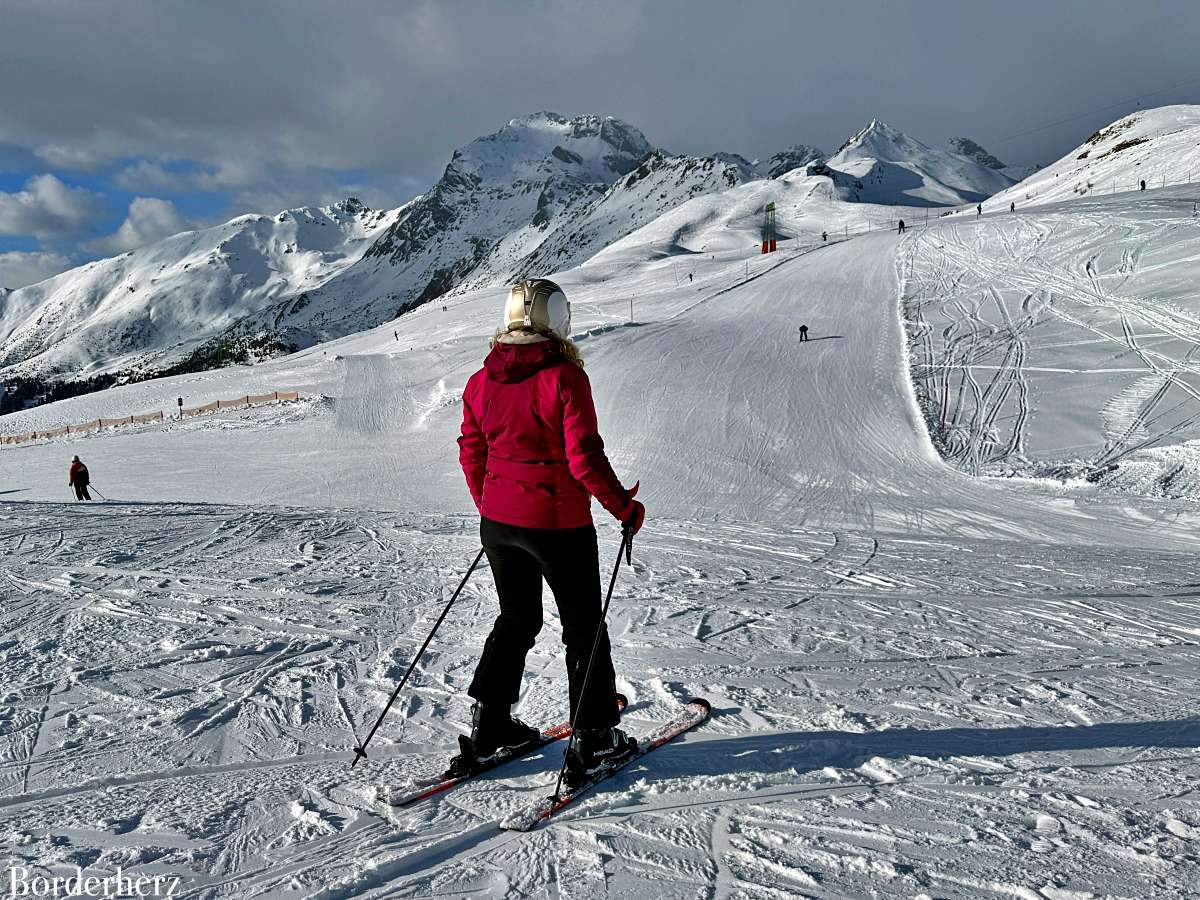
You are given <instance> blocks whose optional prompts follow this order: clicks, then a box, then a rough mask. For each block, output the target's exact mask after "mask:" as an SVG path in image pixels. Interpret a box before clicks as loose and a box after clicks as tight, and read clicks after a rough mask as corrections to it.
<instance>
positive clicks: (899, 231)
mask: <svg viewBox="0 0 1200 900" xmlns="http://www.w3.org/2000/svg"><path fill="white" fill-rule="evenodd" d="M897 233H898V234H904V220H903V219H901V220H900V227H899V229H897Z"/></svg>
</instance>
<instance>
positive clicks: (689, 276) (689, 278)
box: [688, 272, 692, 284]
mask: <svg viewBox="0 0 1200 900" xmlns="http://www.w3.org/2000/svg"><path fill="white" fill-rule="evenodd" d="M691 283H692V273H691V272H688V284H691Z"/></svg>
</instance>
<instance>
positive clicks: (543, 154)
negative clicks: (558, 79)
mask: <svg viewBox="0 0 1200 900" xmlns="http://www.w3.org/2000/svg"><path fill="white" fill-rule="evenodd" d="M652 149H653V148H652V147H651V146H650V143H649V142H648V141H647V140H646V137H645V135H643V134H642V133H641V132H640V131H638V129H636V128H634V127H633V126H632V125H629V124H627V123H625V122H622V121H621V120H620V119H614V118H612V117H610V116H603V117H602V116H575V117H573V118H567V117H566V116H562V115H559V114H558V113H552V112H540V113H534V114H533V115H530V116H523V117H521V118H518V119H512V120H510V121H509V122H508V124H507V125H505V126H504V127H503V128H501V129H500V130H499V131H497V132H495V133H493V134H489V135H487V136H485V137H481V138H477V139H476V140H474V141H472V142H471V143H469V144H467V145H466V146H465V147H460V148H459V149H458V150H456V151H454V154H453V156H452V157H451V160H450V165H449V166H447V167H446V174H445V175H444V176H443V178H450V179H452V180H454V179H458V180H460V181H461V182H462V183H463V185H464V186H465V187H468V189H470V188H474V187H478V186H480V185H481V184H484V183H487V182H510V181H512V180H514V179H523V178H530V179H537V178H544V177H546V176H548V175H550V174H552V173H554V172H560V173H562V174H564V175H566V176H567V177H570V178H575V179H580V180H584V181H602V182H604V183H605V184H611V183H612V182H613V181H614V180H615V179H616V178H618V177H620V176H621V175H624V174H625V173H626V172H629V171H631V170H632V169H634V168H636V166H637V164H638V163H639V162H641V161H642V159H644V158H645V157H646V155H647V154H648V153H650V151H651V150H652Z"/></svg>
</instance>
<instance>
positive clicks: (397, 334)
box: [392, 331, 400, 340]
mask: <svg viewBox="0 0 1200 900" xmlns="http://www.w3.org/2000/svg"><path fill="white" fill-rule="evenodd" d="M392 337H394V338H395V339H396V340H400V332H398V331H393V332H392Z"/></svg>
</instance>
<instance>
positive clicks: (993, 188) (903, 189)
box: [825, 119, 1013, 206]
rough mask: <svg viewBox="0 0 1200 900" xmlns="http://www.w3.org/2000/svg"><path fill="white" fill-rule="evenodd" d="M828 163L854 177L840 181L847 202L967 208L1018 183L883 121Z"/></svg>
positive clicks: (874, 121) (874, 123)
mask: <svg viewBox="0 0 1200 900" xmlns="http://www.w3.org/2000/svg"><path fill="white" fill-rule="evenodd" d="M972 143H973V142H972ZM974 146H975V147H976V148H977V149H978V150H980V151H982V150H983V148H981V147H978V145H974ZM984 152H985V153H986V151H984ZM997 162H998V160H997ZM825 165H826V166H828V167H829V168H830V169H832V170H834V171H836V172H839V173H842V174H844V175H848V176H851V177H852V179H853V182H851V183H847V182H846V181H845V180H843V179H835V183H837V184H838V187H839V191H840V192H841V195H842V198H843V199H845V200H849V201H852V202H860V203H881V204H890V205H905V206H961V205H963V204H968V203H977V202H979V201H980V200H983V199H986V198H987V197H990V196H991V195H992V194H994V193H996V192H997V191H1002V190H1004V189H1005V188H1007V187H1009V186H1011V185H1012V184H1013V179H1011V178H1009V177H1008V176H1007V175H1005V174H1003V173H1002V172H999V171H997V170H996V169H995V168H992V167H991V166H990V165H984V164H983V163H981V162H979V161H978V159H976V158H971V157H967V156H961V155H959V154H957V153H947V152H945V151H942V150H935V149H933V148H932V147H927V146H926V145H925V144H922V143H921V142H920V141H918V140H914V139H913V138H910V137H909V136H908V135H906V134H904V133H903V132H901V131H897V130H896V129H894V128H892V127H891V126H889V125H887V124H886V123H884V122H880V121H879V120H878V119H872V120H871V122H870V124H868V125H867V127H866V128H864V129H862V131H860V132H858V134H856V135H854V136H853V137H851V138H850V139H849V140H848V141H846V143H844V144H843V145H842V146H841V147H840V148H839V149H838V152H837V153H835V154H834V155H833V156H831V157H830V158H829V159H828V160H827V161H826V162H825Z"/></svg>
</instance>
